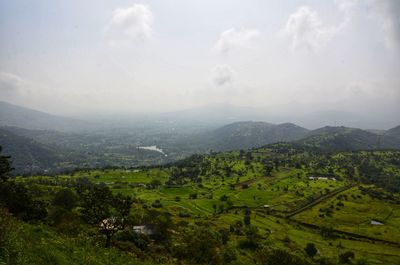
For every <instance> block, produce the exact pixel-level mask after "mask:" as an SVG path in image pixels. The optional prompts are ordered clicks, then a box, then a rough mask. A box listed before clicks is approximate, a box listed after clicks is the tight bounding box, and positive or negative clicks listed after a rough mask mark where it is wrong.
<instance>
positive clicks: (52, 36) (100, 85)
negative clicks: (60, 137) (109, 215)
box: [0, 0, 400, 117]
mask: <svg viewBox="0 0 400 265" xmlns="http://www.w3.org/2000/svg"><path fill="white" fill-rule="evenodd" d="M399 14H400V1H398V0H363V1H361V0H348V1H345V0H339V1H334V0H332V1H329V0H326V1H320V0H316V1H296V0H292V1H282V0H276V1H266V0H258V1H253V0H246V1H244V0H242V1H235V0H224V1H222V0H196V1H195V0H193V1H189V0H175V1H170V0H158V1H156V0H155V1H99V0H93V1H89V0H85V1H82V0H79V1H73V0H69V1H54V0H48V1H45V0H36V1H33V0H31V1H30V0H12V1H11V0H10V1H6V0H1V1H0V100H3V101H8V102H11V103H15V104H19V105H24V106H28V107H32V108H35V109H40V110H44V111H49V112H52V113H62V114H71V113H72V114H73V113H78V112H93V111H136V112H142V111H170V110H177V109H186V108H191V107H194V106H201V105H206V104H213V103H220V102H223V103H230V104H234V105H239V106H252V107H257V108H262V109H267V110H270V111H273V112H275V113H277V114H282V113H288V112H292V111H296V112H297V111H304V112H307V111H310V112H312V111H321V110H327V111H331V110H341V111H350V112H357V113H374V114H379V115H382V116H388V115H389V116H390V115H391V116H393V117H396V116H400V115H399V113H400V107H399V105H400V18H399Z"/></svg>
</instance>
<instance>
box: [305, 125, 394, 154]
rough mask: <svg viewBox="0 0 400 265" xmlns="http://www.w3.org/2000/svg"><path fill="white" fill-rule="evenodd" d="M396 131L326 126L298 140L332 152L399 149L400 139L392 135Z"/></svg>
mask: <svg viewBox="0 0 400 265" xmlns="http://www.w3.org/2000/svg"><path fill="white" fill-rule="evenodd" d="M394 131H395V130H394ZM394 131H391V130H388V131H387V132H386V133H384V134H383V135H382V134H375V133H372V132H369V131H365V130H361V129H357V128H348V127H343V126H341V127H331V126H325V127H322V128H319V129H316V130H313V131H310V132H309V133H308V134H307V135H306V136H305V137H304V138H303V139H300V140H298V141H297V143H301V144H304V145H307V146H313V147H317V148H319V149H321V150H323V151H330V152H334V151H354V150H372V149H399V148H400V141H399V140H400V139H397V138H395V137H394V136H392V135H391V133H393V132H394ZM388 132H389V133H388Z"/></svg>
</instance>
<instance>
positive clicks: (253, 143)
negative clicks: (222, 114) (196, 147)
mask: <svg viewBox="0 0 400 265" xmlns="http://www.w3.org/2000/svg"><path fill="white" fill-rule="evenodd" d="M307 132H308V130H307V129H305V128H302V127H300V126H297V125H295V124H292V123H283V124H278V125H276V124H271V123H267V122H255V121H244V122H234V123H231V124H228V125H225V126H222V127H220V128H217V129H215V130H213V131H211V132H208V133H206V134H204V135H202V136H201V137H200V139H201V142H203V145H204V146H207V147H208V148H209V149H212V150H214V151H227V150H238V149H250V148H255V147H260V146H263V145H266V144H269V143H275V142H280V141H293V140H297V139H301V138H302V137H304V136H305V135H306V134H307Z"/></svg>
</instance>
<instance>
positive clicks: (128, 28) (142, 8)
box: [105, 4, 153, 43]
mask: <svg viewBox="0 0 400 265" xmlns="http://www.w3.org/2000/svg"><path fill="white" fill-rule="evenodd" d="M105 32H106V34H107V37H108V38H109V40H110V43H120V42H122V43H125V42H130V41H137V40H146V39H149V38H150V37H151V35H152V32H153V14H152V12H151V10H150V9H149V7H148V6H146V5H142V4H134V5H132V6H130V7H127V8H117V9H115V10H114V12H113V16H112V18H111V20H110V21H109V23H108V24H107V26H106V28H105Z"/></svg>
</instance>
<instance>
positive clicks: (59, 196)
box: [53, 189, 78, 211]
mask: <svg viewBox="0 0 400 265" xmlns="http://www.w3.org/2000/svg"><path fill="white" fill-rule="evenodd" d="M77 200H78V198H77V196H76V195H75V193H74V192H73V191H72V190H71V189H62V190H59V191H58V192H57V193H56V194H55V195H54V198H53V205H54V206H58V207H61V208H63V209H65V210H68V211H70V210H71V209H72V208H74V206H75V205H76V202H77Z"/></svg>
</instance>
